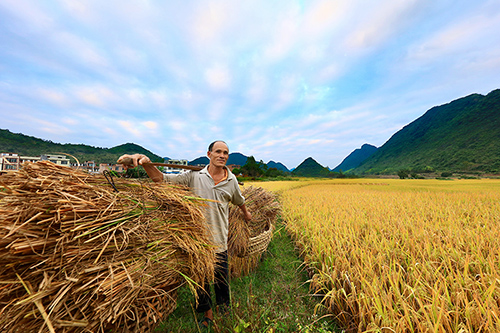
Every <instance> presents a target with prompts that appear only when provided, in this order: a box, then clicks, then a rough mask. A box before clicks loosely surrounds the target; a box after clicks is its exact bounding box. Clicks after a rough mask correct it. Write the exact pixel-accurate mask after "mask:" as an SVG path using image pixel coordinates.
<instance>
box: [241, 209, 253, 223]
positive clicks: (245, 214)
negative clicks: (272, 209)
mask: <svg viewBox="0 0 500 333" xmlns="http://www.w3.org/2000/svg"><path fill="white" fill-rule="evenodd" d="M243 218H244V219H245V221H247V222H250V221H251V220H252V214H250V212H249V211H248V210H247V211H246V212H245V213H243Z"/></svg>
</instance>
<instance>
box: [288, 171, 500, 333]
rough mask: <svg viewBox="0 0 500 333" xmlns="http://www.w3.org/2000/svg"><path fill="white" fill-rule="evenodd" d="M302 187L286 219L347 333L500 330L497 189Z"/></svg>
mask: <svg viewBox="0 0 500 333" xmlns="http://www.w3.org/2000/svg"><path fill="white" fill-rule="evenodd" d="M294 183H295V182H294ZM300 183H301V184H302V185H304V186H302V187H300V186H299V187H297V186H295V188H293V187H290V188H289V189H283V188H282V189H281V190H280V191H279V192H280V198H281V201H282V210H283V211H282V216H283V218H284V220H285V221H286V225H287V229H288V230H289V232H290V233H291V234H292V236H293V238H294V239H295V241H296V243H297V245H298V247H299V248H300V249H301V251H302V255H303V257H304V260H305V262H306V264H307V266H308V268H309V269H310V272H311V282H312V288H314V292H315V293H317V294H321V295H323V303H324V304H325V305H326V306H327V307H328V308H329V310H330V311H331V313H332V314H333V315H334V317H335V318H336V320H337V321H338V323H339V324H341V325H342V326H343V327H344V329H346V330H347V331H351V332H398V333H399V332H498V331H500V318H499V316H500V288H499V284H500V259H499V258H500V257H499V256H500V232H499V230H500V228H499V227H500V226H499V224H500V191H499V190H500V181H498V180H460V181H438V180H359V179H350V180H325V181H312V182H311V181H310V182H307V183H305V182H300ZM295 185H298V184H297V183H295Z"/></svg>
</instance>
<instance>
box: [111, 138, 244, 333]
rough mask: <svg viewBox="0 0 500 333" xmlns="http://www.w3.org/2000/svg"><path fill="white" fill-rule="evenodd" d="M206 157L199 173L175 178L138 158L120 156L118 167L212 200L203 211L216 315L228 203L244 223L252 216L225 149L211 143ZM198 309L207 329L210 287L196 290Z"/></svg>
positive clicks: (224, 273) (223, 283)
mask: <svg viewBox="0 0 500 333" xmlns="http://www.w3.org/2000/svg"><path fill="white" fill-rule="evenodd" d="M207 156H208V158H209V159H210V163H209V164H208V165H207V166H206V167H205V168H204V169H202V170H200V171H188V172H185V173H182V174H177V175H167V174H164V173H162V172H161V171H160V170H158V169H157V168H156V167H155V166H153V165H151V164H148V163H151V160H150V159H149V158H148V157H147V156H145V155H142V154H134V155H123V156H121V157H120V158H119V159H118V163H120V161H121V160H122V159H124V158H126V157H129V158H131V159H132V161H133V165H129V166H125V167H126V168H132V167H134V168H135V167H137V165H142V166H143V167H144V170H146V172H147V174H148V176H149V177H150V178H151V179H152V180H153V181H155V182H162V181H170V182H175V183H179V184H183V185H186V186H189V187H190V188H191V189H192V190H193V191H194V192H195V194H197V195H198V196H200V197H202V198H205V199H211V200H216V201H217V202H209V205H210V209H208V210H207V211H206V214H205V215H206V218H207V222H208V225H209V229H210V231H211V234H212V237H213V241H214V243H215V245H216V250H215V252H216V257H217V262H216V268H215V281H214V289H215V298H216V303H217V308H218V309H219V311H221V312H223V313H225V312H227V311H229V306H230V303H229V301H230V296H229V280H228V278H229V271H228V258H227V234H228V224H229V221H228V215H229V202H231V203H233V204H234V205H237V206H238V207H239V208H240V209H241V211H242V212H243V215H244V218H245V220H246V221H250V220H251V218H252V215H251V214H250V212H249V211H247V208H246V206H245V198H244V197H243V196H242V195H241V190H240V188H239V186H238V181H237V179H236V176H235V175H234V174H232V173H231V171H230V170H229V169H228V168H227V167H226V162H227V159H228V157H229V148H228V146H227V144H226V143H225V142H224V141H214V142H212V143H211V144H210V146H209V147H208V152H207ZM198 296H199V300H198V306H197V308H196V311H197V312H199V313H204V317H203V318H202V319H201V321H200V324H201V325H203V326H205V327H208V326H209V325H210V323H211V322H212V320H213V319H214V317H213V312H212V298H211V296H210V284H209V283H205V289H204V290H203V289H201V288H200V290H198Z"/></svg>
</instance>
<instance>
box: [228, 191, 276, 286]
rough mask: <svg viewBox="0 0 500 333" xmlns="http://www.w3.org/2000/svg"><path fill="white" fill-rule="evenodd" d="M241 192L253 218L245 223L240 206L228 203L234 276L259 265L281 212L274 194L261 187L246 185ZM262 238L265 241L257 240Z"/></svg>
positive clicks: (229, 237) (229, 240) (229, 238)
mask: <svg viewBox="0 0 500 333" xmlns="http://www.w3.org/2000/svg"><path fill="white" fill-rule="evenodd" d="M242 194H243V196H244V197H245V205H246V206H247V209H248V210H249V211H250V213H251V214H252V220H251V221H250V222H246V221H245V220H244V218H243V214H242V213H241V211H240V209H239V208H238V207H235V206H231V208H230V210H229V234H228V252H229V254H230V255H231V272H232V274H233V275H234V276H237V275H241V273H248V271H249V270H250V269H253V268H254V267H255V266H256V265H257V264H258V261H259V259H260V256H261V254H262V252H264V251H265V250H266V248H267V245H268V244H269V241H270V239H271V237H272V232H273V230H274V226H275V225H276V220H277V216H278V214H279V213H280V211H281V208H280V204H279V202H278V200H277V198H276V195H275V194H273V193H272V192H269V191H267V190H265V189H263V188H262V187H254V186H249V187H246V188H244V189H243V191H242ZM263 236H264V237H265V238H266V239H264V238H263ZM261 240H263V241H264V242H262V243H260V242H261ZM257 242H259V243H260V244H257Z"/></svg>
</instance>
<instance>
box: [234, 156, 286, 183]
mask: <svg viewBox="0 0 500 333" xmlns="http://www.w3.org/2000/svg"><path fill="white" fill-rule="evenodd" d="M233 173H234V174H235V175H240V174H241V176H239V179H240V178H241V179H240V180H248V179H252V180H255V179H259V180H265V179H268V178H275V179H282V178H284V177H287V176H289V175H290V173H289V172H285V171H282V170H278V169H277V168H269V167H268V166H267V165H266V163H264V162H262V161H260V162H256V161H255V158H254V157H253V156H249V157H248V158H247V160H246V163H245V165H243V166H242V167H241V168H239V169H238V168H236V169H234V170H233Z"/></svg>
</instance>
